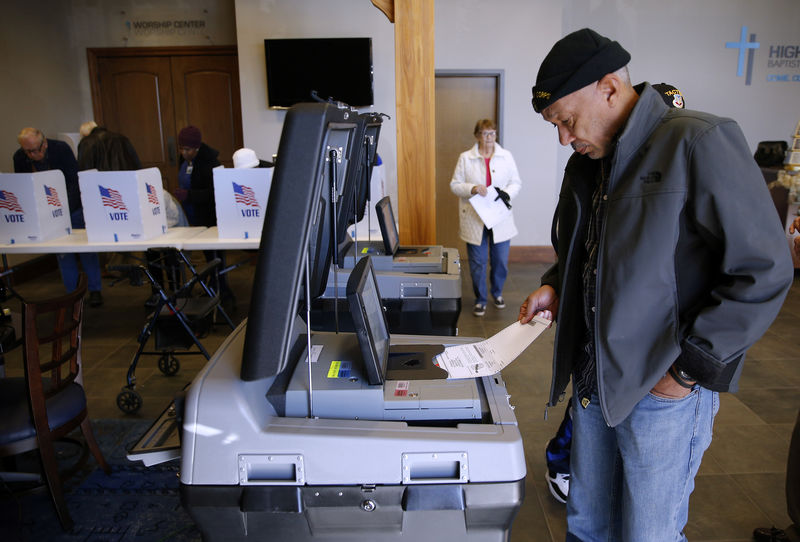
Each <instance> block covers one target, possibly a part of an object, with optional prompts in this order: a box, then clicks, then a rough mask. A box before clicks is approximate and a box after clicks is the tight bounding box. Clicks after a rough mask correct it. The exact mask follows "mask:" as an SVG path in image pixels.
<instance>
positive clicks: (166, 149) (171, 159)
mask: <svg viewBox="0 0 800 542" xmlns="http://www.w3.org/2000/svg"><path fill="white" fill-rule="evenodd" d="M96 66H97V72H96V73H97V76H96V78H95V80H94V81H93V83H92V86H93V92H92V94H93V98H94V110H95V119H94V120H95V122H97V124H99V125H100V126H104V127H105V128H107V129H109V130H111V131H112V132H118V133H121V134H124V135H125V136H127V137H128V139H130V140H131V143H133V146H134V148H135V149H136V153H137V154H138V155H139V160H141V162H142V167H157V168H159V169H160V170H161V176H162V178H163V179H164V180H165V187H166V186H169V187H170V188H171V187H172V186H177V183H176V180H177V175H178V173H177V162H176V159H177V158H176V154H175V153H176V147H175V137H176V134H177V132H176V131H175V112H174V107H173V99H172V82H171V79H172V74H171V70H170V61H169V58H168V57H121V58H117V57H105V58H98V59H97V64H96ZM95 90H96V92H95ZM98 105H99V107H98Z"/></svg>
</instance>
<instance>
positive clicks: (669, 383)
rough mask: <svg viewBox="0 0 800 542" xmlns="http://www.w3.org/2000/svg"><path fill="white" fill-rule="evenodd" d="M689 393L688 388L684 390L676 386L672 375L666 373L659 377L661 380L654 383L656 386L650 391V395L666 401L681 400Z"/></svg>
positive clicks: (678, 385)
mask: <svg viewBox="0 0 800 542" xmlns="http://www.w3.org/2000/svg"><path fill="white" fill-rule="evenodd" d="M691 391H692V390H691V389H690V388H684V387H683V386H681V385H680V384H678V383H677V382H676V381H675V379H674V378H673V377H672V375H670V374H669V373H667V374H665V375H664V376H662V377H661V380H659V381H658V382H656V385H655V386H653V389H652V390H650V393H652V394H653V395H657V396H658V397H664V398H666V399H682V398H684V397H686V396H687V395H689V393H691Z"/></svg>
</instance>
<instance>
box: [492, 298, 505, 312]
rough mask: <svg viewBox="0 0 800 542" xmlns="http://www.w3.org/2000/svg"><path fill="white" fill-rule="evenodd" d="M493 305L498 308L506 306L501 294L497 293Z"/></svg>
mask: <svg viewBox="0 0 800 542" xmlns="http://www.w3.org/2000/svg"><path fill="white" fill-rule="evenodd" d="M494 306H495V307H497V308H498V309H505V308H506V300H505V299H503V296H501V295H499V296H497V297H495V298H494Z"/></svg>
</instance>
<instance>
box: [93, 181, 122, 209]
mask: <svg viewBox="0 0 800 542" xmlns="http://www.w3.org/2000/svg"><path fill="white" fill-rule="evenodd" d="M97 187H98V188H99V189H100V199H101V200H102V201H103V207H113V208H114V209H119V210H120V211H127V210H128V208H127V207H125V203H124V202H123V201H122V195H120V193H119V192H117V191H116V190H114V189H113V188H103V187H102V186H100V185H99V184H98V185H97Z"/></svg>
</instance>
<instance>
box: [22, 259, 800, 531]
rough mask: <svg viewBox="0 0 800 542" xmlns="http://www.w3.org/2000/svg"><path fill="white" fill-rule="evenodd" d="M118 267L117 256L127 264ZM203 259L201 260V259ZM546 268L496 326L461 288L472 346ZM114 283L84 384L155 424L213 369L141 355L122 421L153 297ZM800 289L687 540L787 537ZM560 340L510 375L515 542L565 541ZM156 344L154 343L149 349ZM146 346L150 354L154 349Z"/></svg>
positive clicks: (752, 360)
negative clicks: (551, 448) (554, 484)
mask: <svg viewBox="0 0 800 542" xmlns="http://www.w3.org/2000/svg"><path fill="white" fill-rule="evenodd" d="M118 257H119V256H116V258H118ZM195 258H202V256H201V255H200V254H199V253H197V254H195ZM234 261H243V262H245V263H244V265H242V266H241V267H239V268H237V269H235V270H234V271H232V272H231V274H230V276H231V285H232V287H233V290H234V292H235V294H236V297H237V300H238V310H237V312H236V315H235V319H236V321H237V322H238V321H241V319H242V318H243V317H244V316H246V314H247V309H248V296H249V291H250V285H251V283H252V275H253V271H254V265H253V263H252V253H245V252H232V253H230V254H229V263H230V262H234ZM545 267H546V266H545V265H542V264H512V265H511V273H510V275H509V278H508V281H507V284H506V288H505V292H504V295H505V298H506V302H507V304H508V307H507V308H506V309H504V310H497V309H495V307H494V306H493V305H491V304H490V305H489V306H488V307H487V310H486V316H484V317H483V318H476V317H474V316H473V315H472V312H471V307H472V292H471V283H470V280H469V276H468V273H467V272H466V269H464V271H463V273H464V275H463V276H464V280H463V281H462V292H463V293H462V300H463V310H462V313H461V316H460V319H459V324H458V325H459V334H460V335H462V336H474V337H487V336H490V335H492V334H494V333H495V332H497V331H499V330H500V329H502V328H503V327H505V326H506V325H508V324H510V323H511V322H512V321H513V320H514V318H515V315H516V312H517V308H518V306H519V303H520V302H521V301H522V300H523V298H524V297H525V296H526V295H527V294H528V293H529V291H531V290H532V289H533V288H535V287H536V285H537V284H538V282H539V277H540V276H541V274H542V272H543V271H544V269H545ZM112 282H113V279H112V278H111V277H106V278H105V279H104V289H103V295H104V297H105V304H104V306H103V307H100V308H94V309H92V308H89V309H87V313H86V319H85V324H84V329H83V338H84V343H83V360H84V368H85V375H84V380H85V385H86V389H87V392H88V395H89V412H90V416H91V417H92V418H117V417H126V416H127V417H133V418H142V419H154V418H155V417H156V416H157V415H158V414H159V413H160V412H161V410H162V409H163V408H164V407H165V406H166V405H167V404H168V403H169V402H170V400H171V398H172V396H173V394H175V393H176V392H178V391H180V390H181V389H182V388H183V387H184V386H185V385H186V384H188V383H189V382H190V381H191V379H192V377H193V375H194V374H195V372H196V371H197V370H198V369H200V368H201V367H202V366H203V364H204V363H205V359H204V358H203V357H202V356H200V355H187V356H180V357H179V361H180V371H179V372H178V374H177V375H175V376H171V377H168V376H165V375H163V374H162V373H161V372H160V371H159V369H158V368H157V359H158V358H157V357H155V356H143V357H142V358H141V359H140V363H139V367H138V369H137V371H136V377H137V390H138V391H139V392H140V393H141V394H142V396H143V399H144V402H143V406H142V408H141V410H140V411H139V412H138V413H136V414H134V415H130V414H123V413H122V412H121V411H120V410H119V409H118V408H117V407H116V404H115V398H116V395H117V393H118V392H119V391H120V389H121V387H122V386H123V384H124V383H125V375H126V371H127V369H128V366H129V364H130V361H131V359H132V357H133V354H134V352H135V351H136V348H137V346H138V343H137V342H136V337H137V335H138V333H139V331H140V330H141V329H142V327H143V325H144V321H145V320H144V317H145V312H144V308H143V304H144V301H145V300H146V299H147V297H149V294H150V290H149V287H147V286H132V285H130V284H128V283H127V282H125V281H122V282H118V283H116V284H113V286H112ZM59 288H60V277H59V276H58V272H57V271H56V272H53V273H51V274H48V275H46V276H43V277H41V278H39V279H36V280H35V281H33V282H28V283H25V284H22V285H20V286H19V288H18V289H19V292H20V293H21V294H22V295H23V296H29V297H34V296H37V297H38V296H46V295H54V294H57V293H59V292H60V290H59ZM798 329H800V278H796V279H795V284H794V286H793V288H792V290H791V292H790V293H789V296H788V299H787V301H786V303H785V305H784V307H783V310H782V311H781V313H780V315H779V317H778V318H777V320H776V321H775V323H774V324H773V325H772V326H771V328H770V329H769V330H768V331H767V333H766V335H765V336H764V337H763V338H762V339H761V340H760V341H759V342H758V343H757V344H756V345H755V346H754V347H753V348H752V350H751V351H750V354H749V356H748V360H747V362H746V363H745V366H744V371H743V375H742V379H741V384H740V390H739V392H738V393H736V394H724V395H723V396H722V399H721V409H720V413H719V415H718V416H717V420H716V424H715V429H714V441H713V443H712V445H711V448H710V449H709V451H708V452H707V454H706V456H705V458H704V461H703V465H702V468H701V470H700V474H699V475H698V477H697V487H696V489H695V491H694V494H693V495H692V500H691V512H690V518H689V523H688V525H687V527H686V534H687V536H688V538H689V540H692V541H693V542H695V541H697V542H699V541H716V542H722V541H726V542H734V541H742V542H744V541H749V540H751V533H752V530H753V528H754V527H759V526H771V525H776V526H778V527H781V528H783V527H786V526H787V525H788V523H789V518H788V516H787V514H786V502H785V495H784V483H785V470H786V457H787V453H788V447H789V438H790V434H791V430H792V427H793V424H794V421H795V418H796V416H797V412H798V409H800V393H799V391H798V390H800V359H799V358H800V332H798ZM225 335H226V330H225V328H224V327H219V328H217V329H215V331H214V332H213V333H212V334H211V335H210V336H208V337H206V338H205V339H203V344H204V346H206V348H207V349H208V350H209V351H211V352H213V350H214V349H215V348H216V347H217V346H218V345H219V344H220V343H221V342H222V340H223V339H224V337H225ZM553 335H554V332H553V331H552V330H551V331H548V332H546V333H545V334H544V335H543V336H542V337H540V339H539V340H537V341H536V342H535V343H533V345H531V347H529V348H528V350H527V351H526V352H525V353H524V354H523V355H522V356H521V357H520V358H519V359H518V360H517V361H516V362H515V363H513V364H512V365H511V366H509V367H508V368H507V369H506V370H505V371H504V373H503V377H504V379H505V381H506V384H507V387H508V390H509V392H510V393H511V396H512V403H513V404H514V405H515V406H516V415H517V419H518V422H519V424H520V427H521V429H522V433H523V436H524V440H525V454H526V458H527V464H528V476H527V478H526V484H525V485H526V496H525V500H524V503H523V505H522V509H521V511H520V513H519V515H518V517H517V519H516V521H515V522H514V527H513V533H512V537H511V540H512V542H544V541H562V540H564V536H565V535H564V533H565V523H564V506H563V505H561V504H559V503H557V502H556V501H555V500H554V499H553V498H552V497H551V496H550V494H549V492H548V490H547V487H546V485H545V482H544V471H545V462H544V447H545V445H546V443H547V440H548V439H549V438H550V437H551V436H552V435H553V434H554V432H555V430H556V428H557V426H558V424H559V423H560V421H561V418H562V416H563V413H564V410H563V409H564V406H563V405H559V406H558V407H556V408H552V409H550V410H549V413H548V419H547V420H544V405H545V402H546V397H547V393H548V389H549V385H550V365H551V360H552V346H553ZM151 340H152V339H151ZM148 346H150V347H151V348H152V343H150V344H149V345H148ZM17 363H18V360H14V358H13V356H11V357H10V359H9V360H8V363H7V366H8V373H9V374H13V373H14V371H15V370H17V369H18V365H17Z"/></svg>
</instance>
